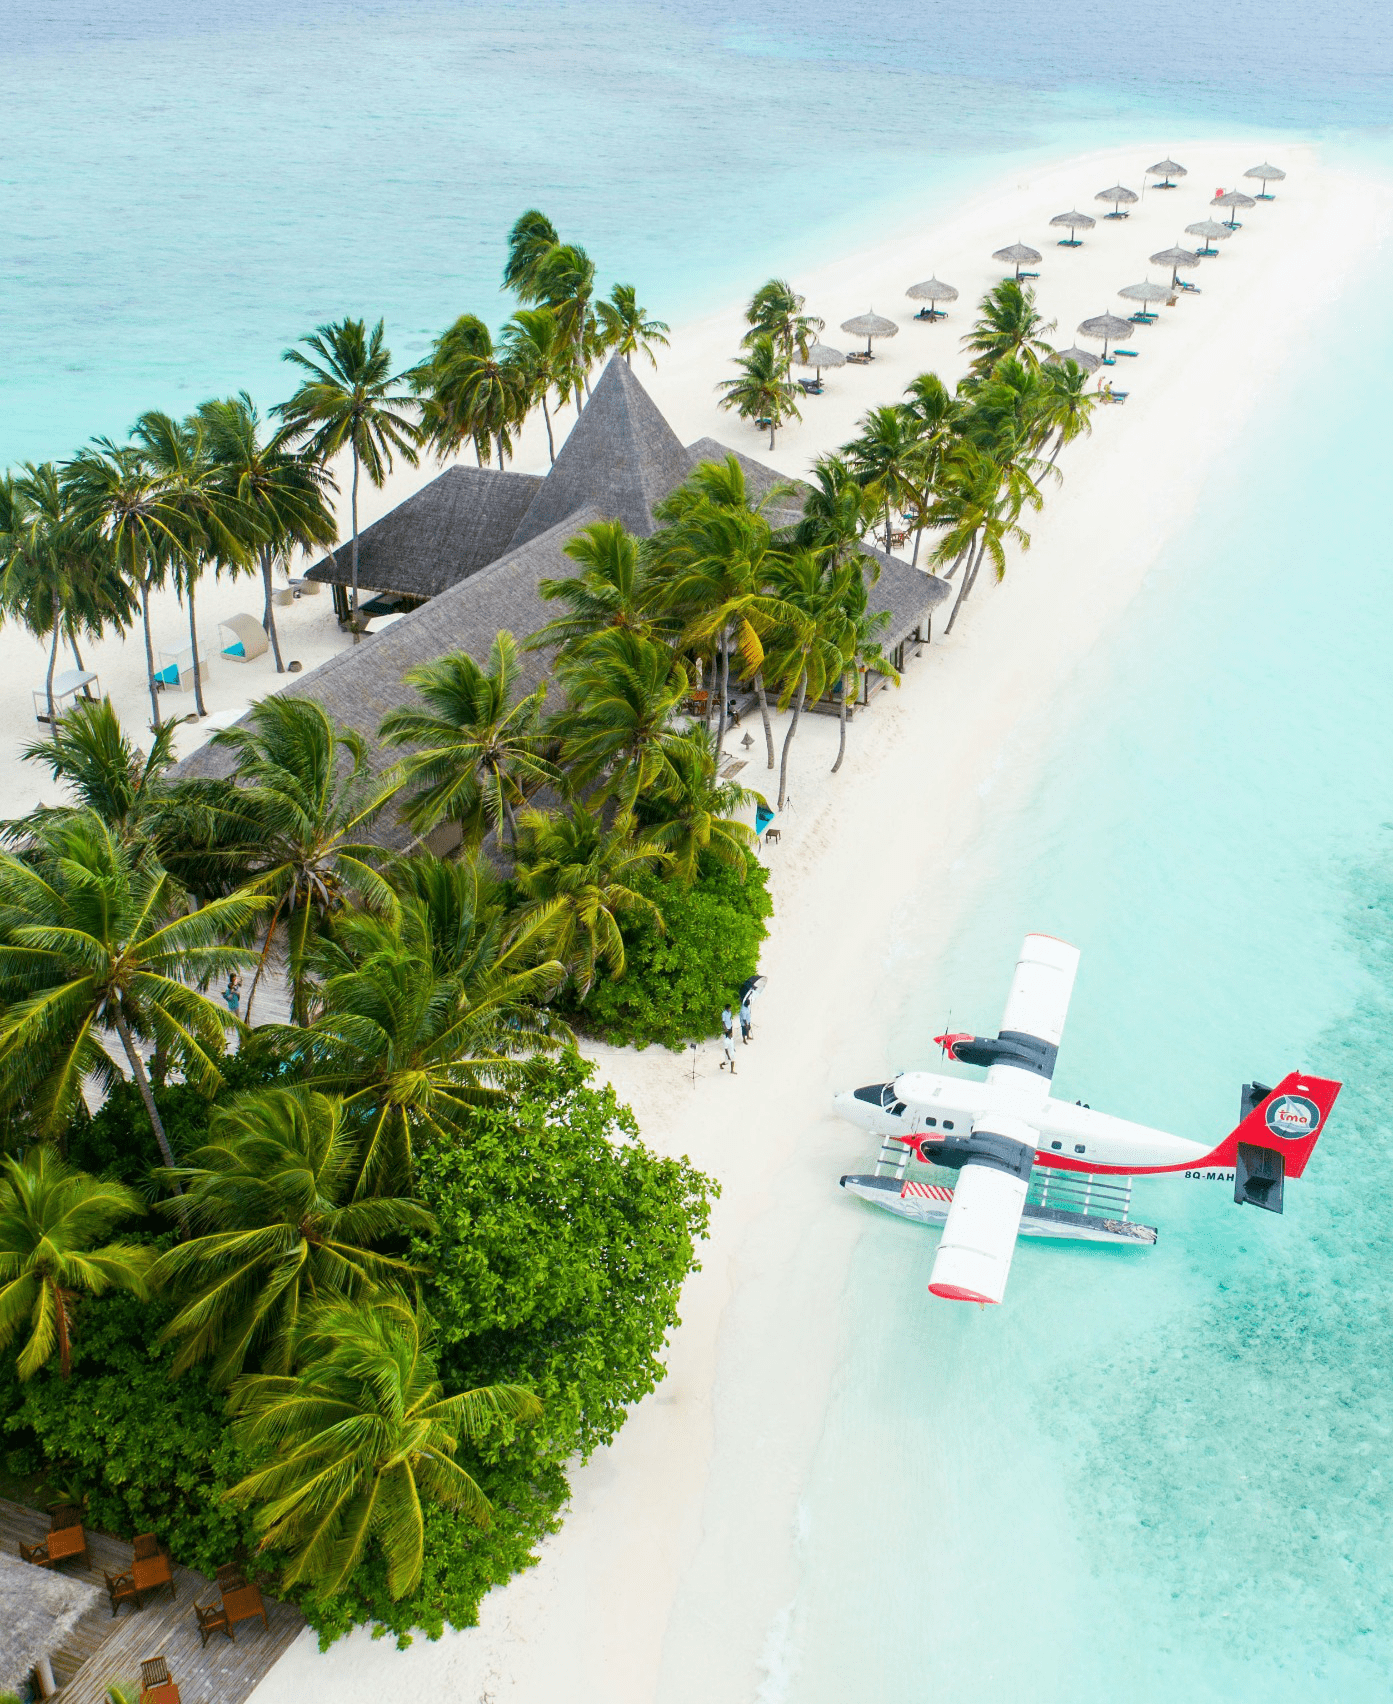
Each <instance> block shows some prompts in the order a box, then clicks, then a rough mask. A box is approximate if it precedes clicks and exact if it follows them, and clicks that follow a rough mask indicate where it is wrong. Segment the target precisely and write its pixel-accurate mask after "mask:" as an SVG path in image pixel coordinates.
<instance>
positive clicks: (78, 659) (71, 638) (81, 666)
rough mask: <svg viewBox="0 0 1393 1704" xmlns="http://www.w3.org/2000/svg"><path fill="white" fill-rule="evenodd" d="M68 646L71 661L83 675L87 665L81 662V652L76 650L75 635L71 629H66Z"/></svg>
mask: <svg viewBox="0 0 1393 1704" xmlns="http://www.w3.org/2000/svg"><path fill="white" fill-rule="evenodd" d="M68 644H69V645H70V646H71V647H72V653H73V661H74V662H75V663H76V664H77V666H78V668H79V670H81V671H82V672H83V673H84V674H85V673H86V671H87V665H86V663H84V662H83V660H82V652H81V651H79V650H78V648H77V634H76V633H74V632H73V630H72V628H71V627H70V628H69V629H68Z"/></svg>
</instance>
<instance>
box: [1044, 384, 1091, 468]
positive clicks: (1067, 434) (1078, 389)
mask: <svg viewBox="0 0 1393 1704" xmlns="http://www.w3.org/2000/svg"><path fill="white" fill-rule="evenodd" d="M1041 375H1042V377H1043V379H1044V382H1045V394H1044V397H1043V399H1042V404H1041V411H1040V417H1041V422H1042V424H1043V425H1045V426H1046V427H1047V428H1048V429H1050V430H1052V431H1053V432H1054V433H1055V440H1054V449H1053V450H1052V451H1051V452H1050V462H1049V465H1050V466H1051V467H1053V466H1054V464H1055V462H1056V461H1057V460H1058V458H1059V452H1060V451H1061V450H1062V449H1063V448H1064V446H1065V445H1066V444H1072V443H1073V441H1074V439H1075V438H1078V437H1088V436H1091V435H1092V432H1093V410H1094V409H1095V408H1096V407H1097V406H1098V393H1097V392H1096V391H1091V390H1089V388H1088V374H1087V373H1085V372H1084V370H1083V368H1082V367H1080V366H1079V364H1078V362H1077V361H1065V362H1063V363H1057V362H1052V363H1051V364H1050V365H1049V366H1047V367H1043V368H1041Z"/></svg>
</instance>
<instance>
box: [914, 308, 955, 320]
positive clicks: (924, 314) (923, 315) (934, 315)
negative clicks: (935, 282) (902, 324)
mask: <svg viewBox="0 0 1393 1704" xmlns="http://www.w3.org/2000/svg"><path fill="white" fill-rule="evenodd" d="M914 317H915V319H926V320H941V319H947V318H948V316H947V314H945V313H941V312H940V311H939V310H938V309H937V308H920V310H919V312H918V313H917V314H915V316H914Z"/></svg>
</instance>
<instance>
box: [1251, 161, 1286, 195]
mask: <svg viewBox="0 0 1393 1704" xmlns="http://www.w3.org/2000/svg"><path fill="white" fill-rule="evenodd" d="M1243 175H1244V177H1250V178H1258V179H1260V180H1261V181H1262V182H1263V183H1281V182H1283V181H1284V180H1285V178H1286V175H1287V174H1286V173H1285V172H1284V171H1283V170H1282V168H1281V167H1280V166H1269V165H1268V164H1267V162H1266V161H1264V162H1263V164H1262V165H1260V166H1249V168H1248V170H1247V171H1246V172H1244V174H1243ZM1257 198H1258V200H1259V201H1275V200H1276V199H1277V197H1276V196H1275V195H1269V194H1268V193H1267V191H1266V190H1265V189H1260V190H1259V191H1258V195H1257Z"/></svg>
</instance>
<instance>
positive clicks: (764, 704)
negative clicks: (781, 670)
mask: <svg viewBox="0 0 1393 1704" xmlns="http://www.w3.org/2000/svg"><path fill="white" fill-rule="evenodd" d="M755 691H756V692H757V693H758V694H759V714H760V719H761V721H762V722H763V723H764V743H765V745H766V746H767V747H768V750H769V767H770V768H771V769H772V768H773V767H774V727H773V724H772V723H771V722H770V720H769V700H768V699H767V698H766V697H765V696H764V670H763V669H761V670H760V671H759V673H758V674H757V675H756V676H755Z"/></svg>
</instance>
